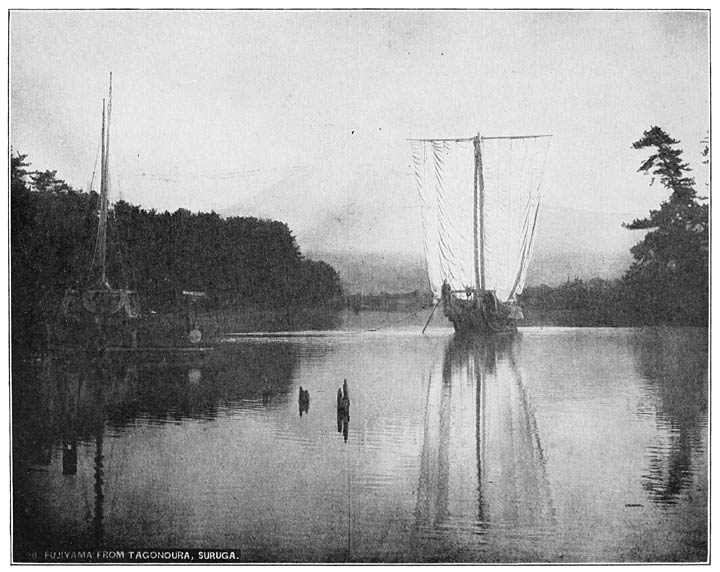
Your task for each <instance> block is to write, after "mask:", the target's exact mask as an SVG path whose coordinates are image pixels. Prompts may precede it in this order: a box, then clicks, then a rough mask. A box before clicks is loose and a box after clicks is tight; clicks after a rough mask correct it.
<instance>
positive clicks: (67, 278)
mask: <svg viewBox="0 0 720 572" xmlns="http://www.w3.org/2000/svg"><path fill="white" fill-rule="evenodd" d="M29 167H30V163H28V162H27V156H26V155H21V154H14V155H12V156H11V196H10V202H11V204H10V213H11V214H10V216H11V221H10V224H11V226H10V255H11V281H12V282H11V288H12V290H11V295H12V301H11V308H12V310H11V313H12V336H13V343H14V344H19V345H21V346H27V347H36V346H38V345H42V339H43V338H44V330H45V324H47V323H48V322H49V321H52V320H53V319H54V317H55V315H56V314H57V312H58V310H59V307H60V303H61V300H62V298H63V295H64V293H65V291H66V290H67V288H71V287H82V286H84V285H86V284H87V282H88V281H89V280H91V279H92V276H91V272H90V270H91V267H90V266H91V261H92V259H93V254H94V248H95V239H96V233H97V225H98V208H99V204H100V197H99V195H98V194H97V193H96V192H94V191H91V192H81V191H78V190H76V189H73V188H72V187H71V186H70V185H68V184H67V183H66V182H65V181H62V180H61V179H58V178H57V176H56V172H55V171H32V170H30V169H29ZM107 244H108V246H107V275H108V280H109V282H110V284H111V285H112V286H113V287H117V288H120V287H128V288H131V289H134V290H137V292H138V295H139V296H140V299H141V301H142V305H143V310H144V311H151V310H152V311H156V312H164V311H170V310H172V309H173V308H174V307H175V306H177V305H178V304H180V303H181V302H182V296H183V294H182V293H183V291H202V292H205V293H206V300H207V302H206V304H208V305H209V306H211V307H212V308H213V309H215V310H223V309H233V310H238V309H243V308H249V307H253V308H266V309H273V310H285V309H288V311H289V309H290V307H308V306H318V305H322V304H323V303H324V302H325V301H328V300H331V299H333V298H337V297H338V296H340V295H341V293H342V292H341V286H340V279H339V277H338V274H337V272H336V271H335V270H334V269H333V268H332V267H331V266H330V265H328V264H326V263H325V262H322V261H315V260H311V259H308V258H306V257H304V256H303V255H302V253H301V251H300V248H299V247H298V245H297V242H296V240H295V237H294V236H293V234H292V232H291V230H290V229H289V228H288V226H287V224H285V223H282V222H278V221H273V220H265V219H258V218H255V217H227V218H225V217H221V216H220V215H218V214H217V213H215V212H210V213H202V212H201V213H191V212H190V211H187V210H184V209H179V210H177V211H175V212H172V213H171V212H156V211H155V210H146V209H143V208H140V207H138V206H136V205H131V204H129V203H127V202H124V201H120V202H118V203H116V204H115V206H114V208H113V209H111V211H110V213H109V218H108V232H107Z"/></svg>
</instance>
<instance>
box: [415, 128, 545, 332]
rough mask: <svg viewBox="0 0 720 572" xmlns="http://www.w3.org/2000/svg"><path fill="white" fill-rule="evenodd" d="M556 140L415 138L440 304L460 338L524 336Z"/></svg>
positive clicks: (427, 245)
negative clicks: (528, 283) (544, 188)
mask: <svg viewBox="0 0 720 572" xmlns="http://www.w3.org/2000/svg"><path fill="white" fill-rule="evenodd" d="M549 142H550V136H549V135H531V136H520V137H481V136H480V135H477V136H475V137H472V138H466V139H411V140H410V145H411V149H412V156H413V163H414V167H415V180H416V183H417V189H418V193H419V196H420V206H421V213H422V226H423V246H424V251H425V260H426V263H427V271H428V278H429V281H430V287H431V289H432V291H433V295H434V297H435V300H436V307H437V305H438V304H439V303H440V302H442V303H443V311H444V314H445V316H446V317H447V318H449V319H450V321H451V322H452V323H453V326H454V327H455V331H456V332H458V333H465V332H468V333H483V334H492V333H501V332H513V331H516V329H517V322H518V320H521V319H522V310H521V309H520V307H519V306H518V305H517V297H518V296H519V295H520V294H521V293H522V291H523V288H524V285H525V279H526V276H527V270H528V266H529V264H530V260H531V258H532V252H533V244H534V239H535V236H536V230H537V220H538V212H539V208H540V197H541V193H540V183H541V180H542V172H543V168H544V164H545V158H546V155H547V150H548V146H549Z"/></svg>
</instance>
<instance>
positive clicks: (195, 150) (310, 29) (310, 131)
mask: <svg viewBox="0 0 720 572" xmlns="http://www.w3.org/2000/svg"><path fill="white" fill-rule="evenodd" d="M10 26H11V29H10V34H11V38H10V39H11V43H10V74H11V75H10V82H11V107H10V111H11V126H10V135H11V137H10V140H11V144H12V146H13V149H14V150H17V151H20V152H22V153H26V154H28V155H29V159H30V160H31V162H32V163H33V167H34V168H40V169H57V171H58V175H59V176H60V177H62V178H64V179H66V180H67V181H69V182H70V183H72V184H73V185H75V186H77V187H81V188H85V187H86V185H87V182H88V181H89V180H90V176H91V174H92V170H93V164H94V162H95V157H96V153H97V148H98V144H99V139H100V133H99V131H100V118H101V100H102V98H103V97H104V96H105V94H106V91H107V77H108V72H109V71H112V72H113V81H114V83H113V90H114V92H113V117H112V149H111V153H112V161H113V163H112V168H113V177H114V178H113V186H114V189H115V192H116V193H117V192H120V193H121V196H122V197H123V198H125V199H126V200H128V201H130V202H133V203H138V204H141V205H143V206H146V207H153V208H158V209H171V210H174V209H176V208H178V207H185V208H190V209H192V210H210V209H211V208H214V209H216V210H222V209H223V208H225V207H227V206H229V205H232V204H235V203H238V202H242V201H244V200H246V199H247V198H249V197H251V196H252V195H256V194H257V193H258V192H260V191H261V190H262V189H263V188H264V187H266V186H268V185H270V184H272V183H274V182H275V181H277V180H279V179H281V178H283V177H287V176H288V175H291V174H292V173H293V169H296V168H298V167H310V168H313V169H320V170H324V171H327V172H328V173H332V176H334V177H337V178H338V179H342V177H343V176H344V174H345V173H353V172H355V171H357V170H358V169H361V168H367V166H368V165H369V166H371V168H373V169H377V170H379V171H380V172H382V171H383V170H385V169H393V170H395V171H397V172H399V173H402V174H406V175H407V178H408V181H410V182H411V181H412V174H411V173H412V171H411V168H410V152H409V148H408V144H407V141H406V138H408V137H456V136H457V137H467V136H472V135H473V134H474V133H476V132H478V131H479V132H481V133H483V134H486V135H506V134H507V135H512V134H537V133H551V134H553V136H554V138H553V143H552V147H551V152H550V155H549V158H548V165H547V170H546V174H545V179H544V189H545V190H544V195H545V201H546V204H549V205H557V206H568V207H572V208H579V209H587V210H600V211H606V212H630V213H636V214H637V215H643V214H644V213H645V212H646V211H647V210H648V209H649V208H651V207H654V206H656V205H657V204H658V203H659V201H660V200H661V199H662V198H663V194H662V192H661V191H660V190H659V189H658V188H657V187H653V188H649V187H648V183H649V179H643V178H642V177H641V176H640V175H639V174H636V171H637V168H638V166H639V165H640V163H641V161H642V160H643V159H644V157H645V156H646V155H645V154H644V153H643V152H641V151H635V150H633V149H632V148H631V144H632V142H633V141H635V140H636V139H638V138H640V137H641V136H642V133H643V131H644V130H646V129H648V128H649V127H650V126H651V125H660V126H661V127H663V128H664V129H665V130H666V131H668V132H669V133H670V134H671V135H673V136H674V137H675V138H678V139H680V140H681V141H682V144H681V147H682V148H683V149H684V150H685V154H684V157H685V159H686V160H687V161H689V162H690V163H691V165H692V166H693V167H694V168H695V169H696V172H695V176H696V178H697V179H698V182H699V183H700V185H701V189H700V190H701V194H704V193H703V192H702V191H704V184H703V183H704V181H706V180H707V174H706V167H705V166H704V165H702V164H701V163H700V151H701V144H700V141H701V139H703V138H704V137H705V136H706V132H707V131H708V129H709V51H708V42H709V38H708V34H709V30H708V26H709V16H708V13H707V12H668V11H653V12H643V11H604V12H583V11H571V12H562V11H557V12H542V11H528V12H522V11H305V12H303V11H284V12H283V11H251V12H247V11H235V12H227V11H217V12H208V11H191V12H184V11H160V12H149V11H133V12H123V11H92V12H83V11H65V12H63V11H47V12H42V11H26V12H17V11H16V12H13V13H12V14H11V19H10ZM369 192H376V193H377V200H378V201H382V200H383V197H384V196H386V195H387V193H392V192H393V189H391V188H377V189H376V190H370V191H369Z"/></svg>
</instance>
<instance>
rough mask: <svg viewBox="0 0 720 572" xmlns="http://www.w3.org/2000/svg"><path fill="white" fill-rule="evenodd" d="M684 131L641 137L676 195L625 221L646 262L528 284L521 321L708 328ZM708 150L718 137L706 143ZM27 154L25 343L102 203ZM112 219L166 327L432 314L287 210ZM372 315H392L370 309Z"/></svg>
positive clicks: (113, 265) (59, 291)
mask: <svg viewBox="0 0 720 572" xmlns="http://www.w3.org/2000/svg"><path fill="white" fill-rule="evenodd" d="M677 143H679V142H678V141H676V140H674V139H672V138H671V137H670V136H669V135H668V134H666V133H665V132H664V131H663V130H662V129H660V128H659V127H651V128H650V129H649V130H648V131H646V132H645V133H644V134H643V137H642V138H641V139H640V140H638V141H636V142H635V143H633V147H634V148H635V149H646V148H649V149H650V150H651V155H650V157H649V158H647V159H646V160H645V161H644V162H643V163H642V165H641V167H640V169H639V171H640V172H642V173H645V174H650V175H652V177H653V179H652V180H653V181H656V180H657V181H659V182H660V184H661V185H662V187H664V189H665V191H666V192H667V191H669V192H670V196H669V198H668V199H666V200H665V201H663V202H662V203H661V204H660V207H659V209H658V210H653V211H651V212H650V214H649V215H648V217H646V218H644V219H636V220H634V221H632V222H630V223H627V224H625V225H624V226H625V227H626V228H628V229H643V230H646V231H647V233H646V235H645V237H644V239H643V240H642V241H640V242H639V243H638V244H636V245H635V246H634V247H632V249H631V253H632V255H633V258H634V261H633V263H632V265H631V266H630V268H628V270H627V271H626V272H625V274H624V276H622V277H621V278H619V279H617V280H603V279H599V278H594V279H590V280H586V281H583V280H579V279H575V280H568V281H567V282H565V283H564V284H561V285H559V286H547V285H539V286H533V287H528V288H526V289H525V291H524V292H523V294H522V295H521V296H520V297H519V300H518V301H519V303H520V306H521V307H522V309H523V312H524V315H525V320H524V321H523V322H521V324H520V325H521V326H522V325H524V326H645V325H651V326H655V325H678V326H700V327H707V325H708V307H709V291H708V279H709V240H708V236H709V208H708V205H707V204H706V203H704V201H705V200H706V197H699V196H698V195H697V193H696V191H695V188H694V185H695V181H694V179H692V178H691V177H689V176H688V174H687V173H688V172H689V171H690V168H689V166H688V165H687V164H686V163H683V162H682V160H681V159H680V157H681V154H682V151H681V150H679V149H676V148H675V145H677ZM708 152H709V149H708V147H707V145H706V147H705V151H704V153H703V155H704V156H705V157H707V155H708ZM26 159H27V155H22V154H19V153H16V152H15V153H12V152H11V174H10V178H11V196H10V217H11V219H10V247H11V250H10V254H11V259H10V263H11V324H12V327H11V336H12V349H13V352H16V353H26V352H34V351H38V350H43V349H45V346H46V344H47V339H48V335H47V331H48V324H50V323H51V322H52V321H53V320H54V319H55V318H56V317H57V315H58V312H59V308H60V303H61V300H62V298H63V295H64V293H65V291H66V290H67V289H68V288H77V287H82V286H83V285H84V284H85V283H87V281H88V279H89V277H88V271H89V268H88V266H89V262H88V261H90V260H92V258H93V245H94V242H95V232H96V228H97V216H98V215H97V211H98V204H99V196H98V194H97V193H95V192H94V191H90V192H81V191H77V190H75V189H72V188H71V187H70V186H69V185H68V184H67V183H66V182H65V181H62V180H60V179H58V178H57V177H56V172H55V171H30V170H29V169H28V167H29V166H30V163H28V162H26ZM651 184H652V183H651ZM108 228H109V232H108V275H109V279H110V282H111V283H113V284H115V285H116V286H119V287H120V286H122V287H128V288H131V289H134V290H136V291H137V292H138V295H139V297H140V300H141V304H142V309H143V312H144V313H145V314H146V316H147V317H148V318H152V321H153V323H154V324H156V325H157V327H160V328H162V326H163V324H171V323H172V324H173V325H175V326H176V325H177V324H178V323H179V322H183V321H184V322H185V323H187V322H188V320H189V319H190V316H191V314H192V315H193V316H194V317H195V319H197V321H198V322H199V323H202V324H203V327H204V330H205V331H206V332H209V335H210V336H211V337H212V336H213V335H214V334H220V333H233V332H236V333H240V332H252V331H285V330H321V329H322V330H329V329H335V328H342V327H348V326H349V327H351V328H353V329H362V328H363V327H373V328H379V327H382V323H380V324H378V323H376V322H378V321H380V320H379V316H380V315H381V314H384V315H386V317H387V316H389V315H390V314H396V315H398V319H399V318H400V314H401V313H405V314H408V315H411V314H417V315H416V316H415V318H414V319H415V320H418V319H419V320H420V321H423V322H424V320H425V319H427V316H429V312H430V310H431V309H432V306H433V300H432V295H431V294H430V292H429V291H428V292H422V291H414V292H409V293H403V294H395V293H381V294H373V295H358V294H348V293H343V289H342V285H341V282H340V277H339V275H338V273H337V271H336V270H335V269H334V268H333V267H332V266H330V265H329V264H327V263H325V262H322V261H316V260H312V259H310V258H307V257H305V256H304V255H303V254H302V253H301V251H300V248H299V247H298V245H297V242H296V240H295V237H294V236H293V234H292V231H291V229H290V228H289V227H288V226H287V224H285V223H282V222H278V221H273V220H266V219H258V218H255V217H252V216H247V217H228V218H223V217H221V216H220V215H218V214H216V213H215V212H211V213H202V212H201V213H191V212H189V211H187V210H184V209H179V210H177V211H175V212H173V213H170V212H162V213H160V212H156V211H155V210H145V209H142V208H140V207H138V206H134V205H130V204H128V203H126V202H124V201H120V202H118V203H116V204H115V206H114V208H113V209H112V212H111V213H110V216H109V225H108ZM188 293H191V294H195V293H201V296H200V298H201V300H200V301H197V303H196V304H195V303H192V304H189V303H188V297H187V296H186V294H188ZM371 314H374V315H375V317H376V318H378V319H371V320H367V319H365V320H363V316H366V317H369V316H370V315H371ZM418 316H419V318H418ZM436 320H437V318H436ZM386 323H387V320H386ZM370 324H372V326H370ZM153 327H155V326H153Z"/></svg>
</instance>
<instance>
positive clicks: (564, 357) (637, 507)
mask: <svg viewBox="0 0 720 572" xmlns="http://www.w3.org/2000/svg"><path fill="white" fill-rule="evenodd" d="M707 348H708V345H707V336H706V334H705V332H703V331H699V330H682V329H663V330H660V329H658V330H648V331H641V330H640V331H638V330H630V329H627V330H623V329H607V330H601V329H572V328H558V329H552V328H547V329H527V330H524V331H523V332H521V334H520V335H518V336H514V337H513V338H505V339H504V338H501V337H497V338H493V339H490V340H481V339H473V338H461V337H457V336H455V337H453V336H452V334H449V332H447V331H439V332H438V331H435V332H431V333H430V335H426V336H422V335H420V333H419V331H414V332H407V331H396V332H384V333H382V334H380V333H373V334H367V335H358V336H340V335H338V336H334V337H333V336H325V337H316V338H308V339H289V340H272V339H268V340H265V341H253V342H250V341H244V342H242V343H238V344H235V345H228V347H225V348H223V349H221V350H218V351H216V352H214V353H213V354H212V355H211V356H209V357H207V358H202V359H201V360H200V361H199V362H196V361H194V360H193V361H192V362H191V363H183V362H178V361H171V360H167V361H164V360H161V361H159V362H157V363H148V362H146V361H138V362H136V363H132V362H127V361H122V360H117V361H112V360H111V361H107V360H87V361H85V362H83V361H80V362H78V363H75V362H67V363H66V362H63V361H60V360H48V361H46V362H44V363H43V362H27V363H25V364H20V363H18V364H14V366H13V386H12V389H13V409H12V414H13V533H14V535H13V541H14V549H15V551H16V554H18V555H27V554H32V552H33V551H37V550H40V549H42V550H72V549H76V550H89V549H94V548H96V547H107V548H110V549H112V548H118V547H129V546H135V547H144V548H157V547H162V548H168V547H182V546H184V547H196V548H207V549H212V548H217V547H239V548H240V549H242V554H243V559H244V560H246V561H254V562H647V561H656V562H668V561H675V560H678V561H686V562H698V561H703V560H704V559H705V558H706V555H707V532H708V526H707V515H708V511H707V488H708V486H707V485H708V478H707V468H708V453H707V452H708V431H707V428H708V408H707V405H708V382H707ZM344 379H347V383H346V385H347V387H348V388H349V393H350V394H351V396H350V398H349V399H350V401H349V402H348V407H339V406H338V405H339V404H340V405H342V403H343V396H345V395H346V394H347V393H348V391H347V389H344V390H341V394H342V396H341V399H340V401H338V387H340V386H341V385H343V380H344ZM301 396H302V397H301ZM350 410H352V411H350ZM350 417H352V426H350ZM25 558H30V557H29V556H25Z"/></svg>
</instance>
